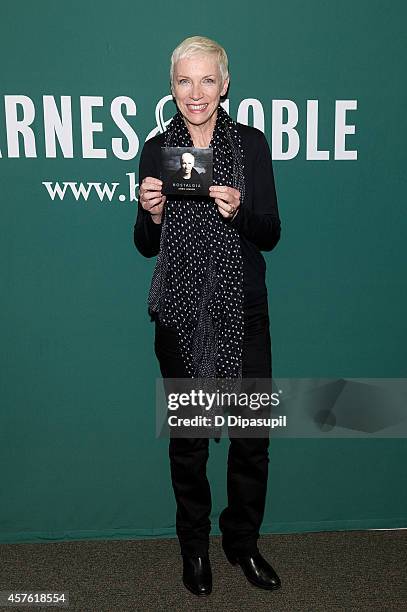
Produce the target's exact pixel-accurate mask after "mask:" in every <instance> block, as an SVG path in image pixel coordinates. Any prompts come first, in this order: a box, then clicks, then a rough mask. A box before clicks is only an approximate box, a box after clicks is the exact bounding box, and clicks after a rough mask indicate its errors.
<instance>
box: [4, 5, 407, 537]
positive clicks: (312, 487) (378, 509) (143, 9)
mask: <svg viewBox="0 0 407 612" xmlns="http://www.w3.org/2000/svg"><path fill="white" fill-rule="evenodd" d="M406 18H407V11H406V4H405V3H403V2H401V0H400V1H396V0H393V1H392V2H390V3H383V2H379V1H378V0H373V1H372V0H356V1H355V0H341V1H340V2H339V1H336V0H335V1H332V2H324V1H322V0H310V1H309V2H301V1H299V0H284V1H282V0H279V1H276V0H273V1H267V2H266V1H264V0H256V1H255V2H239V1H236V2H223V3H222V2H214V1H213V0H208V1H207V2H206V3H205V4H204V5H199V7H198V6H197V5H194V4H193V3H192V4H189V5H188V7H186V5H185V3H177V2H175V3H173V4H168V3H167V2H164V1H162V0H161V1H157V0H156V1H155V2H152V3H145V2H137V1H134V0H132V1H125V0H116V2H107V1H106V0H103V1H102V0H101V1H99V2H98V3H95V2H89V1H82V2H76V1H71V2H66V3H61V2H52V1H50V0H46V1H39V2H36V3H33V2H29V1H28V0H26V1H25V2H23V1H21V0H20V1H17V2H10V1H3V2H2V3H1V6H0V50H1V53H0V58H1V59H0V65H1V80H0V93H1V96H0V151H1V155H2V157H1V158H0V176H1V206H0V215H1V219H0V228H1V229H0V232H1V243H0V248H1V252H0V267H1V282H2V293H1V296H2V300H1V302H2V318H1V397H0V401H1V409H0V410H1V413H0V416H1V421H0V426H1V431H0V464H1V468H2V470H1V471H2V478H1V484H0V488H1V503H0V541H3V542H6V541H29V540H37V539H39V540H52V539H74V538H75V539H78V538H99V537H103V538H109V537H111V538H121V537H123V538H132V537H144V536H147V537H148V536H162V535H166V536H168V535H173V534H174V533H175V529H174V522H175V504H174V501H173V494H172V490H171V487H170V480H169V467H168V458H167V445H168V441H166V440H157V439H156V438H155V413H154V397H155V396H154V387H155V378H156V376H158V374H159V371H158V366H157V363H156V360H155V356H154V351H153V328H152V325H150V324H149V318H148V316H147V312H146V297H147V291H148V288H149V282H150V278H151V273H152V270H153V266H154V260H147V259H144V258H143V257H142V256H141V255H140V254H139V253H138V252H137V251H136V249H135V247H134V246H133V242H132V240H133V238H132V231H133V223H134V220H135V214H136V203H135V201H129V199H128V198H127V199H126V200H125V201H120V200H119V199H118V198H117V197H115V198H113V199H112V201H111V202H109V201H106V200H103V201H100V200H99V198H98V197H97V194H96V193H95V192H92V193H91V194H90V196H89V197H88V199H87V200H85V199H84V198H80V197H79V198H78V200H76V198H75V196H74V195H73V193H72V191H71V190H70V188H68V189H67V192H66V193H65V196H64V197H63V199H60V198H59V197H55V198H54V200H53V199H52V198H51V197H50V196H49V194H48V192H47V189H46V187H45V186H44V184H43V183H44V182H50V183H52V184H54V183H55V181H60V182H61V183H62V182H63V181H65V182H69V181H71V182H76V183H79V182H81V181H82V182H84V183H87V182H92V181H93V182H102V183H103V182H107V183H112V182H118V183H121V185H120V187H118V189H120V188H122V187H123V186H126V184H128V177H127V176H126V174H127V173H130V174H132V173H137V168H138V159H139V153H138V154H137V155H136V156H133V157H132V158H131V159H120V158H119V157H118V156H117V155H115V154H114V153H113V152H112V139H114V138H120V137H121V138H123V148H124V150H126V147H128V142H127V140H126V138H125V137H124V136H123V131H122V130H120V129H119V127H118V125H117V124H116V122H115V121H114V120H113V119H112V115H111V109H110V105H111V102H112V100H114V99H115V98H117V97H119V96H126V97H128V98H129V99H131V100H133V101H134V102H135V103H136V106H137V114H136V115H132V116H130V115H128V116H127V122H128V123H129V124H130V125H131V126H132V131H133V134H134V133H136V134H137V137H138V139H139V144H140V147H141V146H142V144H143V142H144V140H145V138H146V136H147V134H149V132H150V131H151V130H152V129H153V128H155V127H156V126H157V123H156V118H155V110H156V105H157V103H158V101H159V100H160V99H162V98H163V97H164V96H166V95H167V94H168V93H169V89H168V65H169V56H170V53H171V51H172V49H173V48H174V47H175V46H176V44H178V42H179V41H180V40H182V39H183V38H185V37H186V36H190V35H193V34H204V35H207V36H210V37H212V38H215V39H216V40H218V41H219V42H221V44H223V45H224V46H225V48H226V49H227V51H228V53H229V57H230V69H231V87H230V91H229V101H230V114H231V115H232V117H234V118H236V115H237V110H238V107H239V105H240V103H241V101H242V100H244V99H248V98H255V99H257V100H259V101H260V103H261V105H262V108H263V110H264V121H265V126H264V129H265V133H266V136H267V138H268V139H269V141H270V142H271V128H272V100H291V101H293V102H294V103H295V105H296V107H297V108H298V126H297V130H298V133H299V138H300V148H299V152H298V154H297V155H296V156H295V157H294V158H293V159H289V160H278V159H275V161H274V169H275V178H276V186H277V193H278V199H279V206H280V214H281V218H282V238H281V242H280V244H279V245H278V247H277V249H276V250H275V251H274V252H273V253H271V254H266V255H265V257H266V260H267V264H268V277H267V278H268V287H269V295H270V317H271V331H272V342H273V363H274V374H275V375H276V376H279V377H319V378H321V377H382V378H386V377H389V378H399V377H401V378H402V377H405V376H406V359H405V346H406V340H407V333H406V323H405V313H406V311H407V292H406V272H405V271H406V263H407V262H406V250H405V236H403V234H404V231H405V229H406V225H407V223H406V214H405V204H406V201H405V188H406V180H405V177H406V172H405V160H404V155H403V150H404V139H403V138H404V136H405V128H406V113H405V108H406V106H405V103H406V85H405V60H406V48H405V45H404V44H403V39H404V33H405V32H404V30H405V23H406ZM5 96H8V97H7V98H6V97H5ZM14 96H25V97H26V98H24V99H23V100H24V102H23V104H20V105H19V104H15V102H16V100H17V99H16V98H14ZM43 96H53V97H54V99H55V102H56V104H57V106H58V108H60V107H61V96H68V97H69V99H70V102H71V113H70V114H69V116H70V117H71V118H72V144H73V150H72V156H69V153H67V151H68V149H67V150H66V151H65V155H64V154H63V152H62V150H61V147H60V145H58V144H57V147H56V156H55V157H52V156H51V154H50V151H51V149H50V148H49V143H48V148H46V146H45V137H46V131H47V130H46V128H45V122H44V110H43V108H44V104H43ZM81 96H83V97H86V96H98V97H101V98H103V101H102V102H103V105H100V104H99V107H96V106H95V107H94V108H93V111H92V112H93V119H92V120H93V122H94V123H97V122H98V123H100V124H101V126H102V128H103V129H102V130H101V129H96V130H95V131H94V133H93V146H94V147H95V148H99V149H102V148H104V149H106V157H95V156H94V157H86V156H85V155H84V153H83V150H82V137H83V135H84V134H85V133H88V132H87V131H86V130H87V128H86V125H85V124H86V116H87V115H86V109H85V110H84V108H82V114H81ZM307 100H318V102H319V116H318V123H319V125H318V134H319V141H318V145H319V148H320V149H323V150H329V151H330V159H329V160H318V161H315V160H311V159H307V155H306V143H307V116H306V113H307ZM336 100H357V110H353V111H350V112H349V113H348V114H347V123H349V124H350V125H355V133H354V134H349V135H348V136H347V137H346V146H347V148H348V149H351V150H357V160H339V159H335V158H334V154H333V151H334V140H335V101H336ZM13 104H14V108H15V109H16V114H15V116H14V120H15V121H21V120H26V121H27V122H28V123H30V121H29V112H30V108H31V110H32V109H33V108H34V110H35V116H33V118H32V121H31V128H30V129H31V135H34V139H35V156H31V157H30V156H29V155H28V153H30V152H31V154H32V153H33V141H32V138H31V141H30V136H29V135H28V136H27V135H26V140H25V141H24V138H23V136H22V135H20V136H19V137H18V142H19V152H18V155H17V156H16V153H15V146H14V156H13V112H12V111H13ZM47 104H50V103H47ZM7 105H8V110H7V109H6V106H7ZM47 108H48V107H47ZM10 109H11V110H10ZM24 109H25V110H24ZM122 110H123V114H124V115H126V113H125V111H124V107H122ZM48 111H49V108H48ZM173 112H174V107H173V105H172V104H171V103H167V104H166V105H165V107H164V114H165V119H166V120H168V119H169V118H170V117H171V115H172V113H173ZM24 113H25V114H24ZM6 117H7V120H6ZM47 117H48V119H47V121H49V117H50V115H49V114H48V116H47ZM81 117H82V123H81ZM252 119H253V118H252V115H251V114H249V121H252ZM67 125H68V124H65V128H66V129H68V128H67ZM87 125H88V127H89V120H88V124H87ZM99 127H100V126H99ZM66 133H69V129H68V132H66ZM66 133H65V135H66ZM47 138H49V134H48V136H47ZM68 141H69V138H68ZM133 144H134V137H133ZM136 144H137V143H136ZM284 146H285V147H286V146H288V140H287V138H286V137H284ZM124 157H125V156H124ZM136 178H137V177H136ZM127 191H128V189H127ZM117 193H119V191H118V192H117ZM122 193H126V190H124V191H123V189H122ZM227 447H228V443H227V441H226V440H223V441H222V443H221V444H220V445H219V446H217V445H214V444H213V443H211V456H210V461H209V468H208V469H209V474H210V479H211V483H212V491H213V523H214V530H213V532H214V533H216V532H217V529H216V527H217V516H218V514H219V512H220V510H221V509H222V508H223V505H224V504H225V501H226V498H225V489H226V487H225V478H226V453H227ZM270 454H271V463H270V480H269V494H268V499H267V508H266V515H265V519H264V525H263V531H264V532H295V531H312V530H326V529H328V530H330V529H355V528H358V529H359V528H361V529H362V528H363V529H364V528H390V527H402V526H404V527H406V526H407V514H406V502H407V494H406V489H405V488H404V489H403V490H400V486H399V485H400V482H402V481H403V480H405V476H406V474H405V466H406V460H407V445H406V441H405V440H404V439H392V440H390V439H387V440H386V439H353V440H340V439H336V440H335V439H332V440H329V439H327V440H325V439H319V440H315V439H314V440H312V439H278V440H274V441H273V442H272V446H271V453H270Z"/></svg>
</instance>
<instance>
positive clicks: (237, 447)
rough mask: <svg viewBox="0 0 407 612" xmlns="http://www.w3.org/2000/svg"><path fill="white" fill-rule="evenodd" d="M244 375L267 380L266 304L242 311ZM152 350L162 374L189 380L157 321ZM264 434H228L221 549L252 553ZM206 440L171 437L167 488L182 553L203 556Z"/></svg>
mask: <svg viewBox="0 0 407 612" xmlns="http://www.w3.org/2000/svg"><path fill="white" fill-rule="evenodd" d="M244 323H245V324H244V341H243V363H242V368H243V377H244V378H271V343H270V333H269V317H268V308H267V303H266V302H264V303H262V304H260V305H255V306H252V307H250V308H246V309H245V313H244ZM155 352H156V355H157V358H158V360H159V364H160V369H161V374H162V376H163V378H188V375H187V373H186V371H185V366H184V363H183V361H182V358H181V355H180V352H179V346H178V338H177V334H176V332H175V331H174V330H172V329H168V328H163V327H162V326H160V325H159V324H157V323H156V335H155ZM268 447H269V438H268V437H267V438H230V445H229V454H228V471H227V494H228V505H227V507H226V508H225V509H224V510H223V511H222V513H221V514H220V517H219V527H220V530H221V532H222V545H223V548H224V549H225V550H227V551H230V552H236V553H237V552H239V553H254V552H256V551H257V540H258V537H259V529H260V525H261V522H262V520H263V515H264V506H265V499H266V492H267V477H268V463H269V456H268ZM208 449H209V439H208V438H170V443H169V457H170V467H171V479H172V486H173V489H174V493H175V499H176V503H177V516H176V529H177V535H178V539H179V542H180V547H181V553H182V554H185V555H191V554H205V553H206V552H208V548H209V533H210V528H211V522H210V518H209V517H210V512H211V507H212V501H211V491H210V486H209V482H208V479H207V477H206V463H207V459H208V456H209V450H208Z"/></svg>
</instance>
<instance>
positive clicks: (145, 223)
mask: <svg viewBox="0 0 407 612" xmlns="http://www.w3.org/2000/svg"><path fill="white" fill-rule="evenodd" d="M170 77H171V89H172V94H173V96H174V100H175V102H176V105H177V108H178V112H177V113H176V115H175V116H174V117H173V119H172V121H171V123H170V125H169V126H168V129H167V131H166V132H165V133H164V134H160V135H158V136H156V137H154V138H152V139H151V140H149V141H147V142H146V143H145V145H144V148H143V151H142V153H141V158H140V169H139V170H140V171H139V180H140V190H139V208H138V215H137V221H136V224H135V227H134V241H135V245H136V247H137V248H138V250H139V251H140V252H141V253H142V254H143V255H144V256H146V257H152V256H155V255H158V258H157V263H156V267H155V270H154V274H153V279H152V284H151V289H150V294H149V312H150V315H151V317H152V319H153V320H155V326H156V327H155V329H156V335H155V351H156V355H157V357H158V360H159V364H160V369H161V373H162V376H163V377H164V378H188V377H193V378H196V377H203V378H204V377H225V378H240V377H244V378H271V345H270V335H269V319H268V306H267V290H266V285H265V262H264V259H263V257H262V255H261V253H260V251H261V250H262V251H271V250H272V249H273V248H274V246H275V245H276V244H277V242H278V240H279V238H280V220H279V215H278V208H277V201H276V193H275V187H274V178H273V170H272V163H271V156H270V151H269V148H268V144H267V141H266V139H265V137H264V135H263V134H262V132H260V131H259V130H257V129H255V128H252V127H248V126H244V125H241V124H238V123H236V122H234V121H233V120H232V119H231V118H230V117H229V115H228V114H227V113H226V112H225V111H224V109H223V108H222V107H221V106H220V98H221V97H222V96H225V94H226V92H227V89H228V86H229V74H228V60H227V56H226V53H225V51H224V49H223V48H222V47H221V46H220V45H218V44H217V43H216V42H214V41H212V40H210V39H208V38H204V37H200V36H194V37H191V38H187V39H186V40H184V41H183V42H182V43H181V44H180V45H178V47H177V48H176V49H175V50H174V52H173V54H172V57H171V71H170ZM163 146H185V147H191V146H193V147H212V148H213V156H214V168H213V183H214V184H213V185H212V186H211V187H210V190H209V194H210V197H207V198H202V199H201V200H199V201H196V200H190V201H187V199H185V198H184V199H178V200H177V199H175V198H176V197H177V196H174V198H172V197H170V196H168V197H166V196H165V195H163V194H162V191H161V189H162V182H161V180H160V179H159V176H160V150H161V147H163ZM208 444H209V440H208V439H207V438H205V439H202V438H191V439H186V438H171V439H170V444H169V456H170V466H171V478H172V484H173V488H174V493H175V498H176V502H177V517H176V527H177V535H178V538H179V542H180V548H181V554H182V557H183V582H184V585H185V586H186V587H187V588H188V589H189V590H190V591H192V592H193V593H195V594H196V595H208V594H209V593H210V592H211V590H212V574H211V566H210V561H209V556H208V550H209V532H210V520H209V516H210V511H211V493H210V488H209V483H208V480H207V478H206V462H207V458H208ZM268 446H269V438H268V437H267V438H264V437H263V438H251V439H242V438H233V439H231V440H230V447H229V457H228V475H227V477H228V484H227V488H228V506H227V508H225V510H223V512H222V513H221V515H220V518H219V526H220V529H221V532H222V546H223V549H224V551H225V554H226V556H227V558H228V560H229V561H230V562H231V563H232V564H239V565H240V566H241V568H242V569H243V571H244V573H245V575H246V577H247V579H248V580H249V581H250V582H251V583H253V584H255V585H256V586H258V587H260V588H264V589H275V588H278V587H279V586H280V580H279V578H278V576H277V574H276V573H275V571H274V570H273V568H272V567H271V565H270V564H269V563H268V562H267V561H266V560H265V559H264V558H263V557H262V555H261V554H260V552H259V550H258V548H257V540H258V538H259V529H260V525H261V522H262V519H263V514H264V505H265V498H266V490H267V475H268V462H269V458H268Z"/></svg>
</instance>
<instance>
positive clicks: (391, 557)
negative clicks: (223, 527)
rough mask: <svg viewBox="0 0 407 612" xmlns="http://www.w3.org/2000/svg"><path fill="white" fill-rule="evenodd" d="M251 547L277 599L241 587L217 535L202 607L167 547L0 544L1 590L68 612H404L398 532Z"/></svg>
mask: <svg viewBox="0 0 407 612" xmlns="http://www.w3.org/2000/svg"><path fill="white" fill-rule="evenodd" d="M260 549H261V551H262V553H263V555H264V556H265V557H266V558H267V559H268V560H269V561H270V562H271V564H272V565H273V567H274V569H275V570H276V571H277V573H278V574H279V576H280V578H281V581H282V588H281V589H280V590H279V591H273V592H269V591H262V590H260V589H257V588H256V587H254V586H251V585H250V584H249V583H247V582H246V579H245V577H244V575H243V574H242V572H241V570H240V568H239V567H237V566H236V567H235V566H231V565H230V564H229V563H228V562H227V561H226V559H225V557H224V555H223V552H222V549H221V545H220V538H218V537H213V538H212V539H211V561H212V570H213V576H214V587H213V593H212V595H211V596H210V597H208V598H204V599H203V598H199V599H198V598H197V597H195V596H194V595H192V594H190V593H189V592H188V591H186V590H185V588H184V586H183V584H182V582H181V566H182V564H181V557H180V556H179V549H178V543H177V540H175V539H170V540H137V541H120V540H116V541H110V540H109V541H106V540H103V541H91V542H90V541H85V542H83V541H80V542H79V541H78V542H60V543H50V544H2V545H0V590H10V589H16V590H19V591H21V590H25V591H26V590H31V591H33V590H37V591H38V590H45V591H54V592H55V591H69V596H70V606H69V608H68V609H69V610H75V611H80V612H104V611H108V612H113V611H116V610H117V611H119V612H127V611H130V610H132V611H135V610H136V611H141V612H150V611H151V612H158V611H161V610H162V611H166V612H173V611H174V612H189V611H190V610H202V611H206V610H213V611H216V612H223V611H225V612H228V611H231V612H232V611H239V612H240V611H252V610H253V612H261V611H263V610H270V611H271V610H273V611H275V612H331V611H332V612H334V611H343V612H352V611H355V612H365V611H366V612H367V611H369V612H381V611H383V612H398V611H400V612H401V611H403V612H406V611H407V586H406V580H407V578H406V576H407V531H405V530H395V531H393V530H392V531H340V532H322V533H306V534H286V535H268V536H263V537H262V538H261V541H260ZM0 609H1V610H7V609H10V610H11V609H14V610H22V611H23V610H25V611H27V610H48V611H49V610H53V609H54V610H55V609H61V608H44V607H41V608H39V607H37V608H33V607H30V608H27V607H19V608H3V607H1V608H0Z"/></svg>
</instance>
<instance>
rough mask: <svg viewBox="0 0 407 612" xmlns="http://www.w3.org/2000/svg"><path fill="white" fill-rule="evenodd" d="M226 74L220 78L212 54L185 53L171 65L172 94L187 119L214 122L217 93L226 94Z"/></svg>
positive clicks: (193, 122) (227, 83)
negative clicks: (186, 55) (172, 77)
mask: <svg viewBox="0 0 407 612" xmlns="http://www.w3.org/2000/svg"><path fill="white" fill-rule="evenodd" d="M228 85H229V77H227V78H226V79H225V82H222V77H221V75H220V70H219V65H218V62H217V60H216V57H215V56H214V55H192V56H191V57H184V58H182V59H180V60H178V62H177V63H176V64H175V66H174V82H173V91H172V93H173V96H174V98H175V101H176V103H177V106H178V109H179V111H180V112H181V114H182V115H183V117H184V119H185V120H186V122H187V123H190V124H191V125H194V126H204V125H206V124H208V126H209V125H210V126H214V125H215V121H216V110H217V108H218V106H219V101H220V97H221V96H223V95H225V93H226V91H227V88H228Z"/></svg>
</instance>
